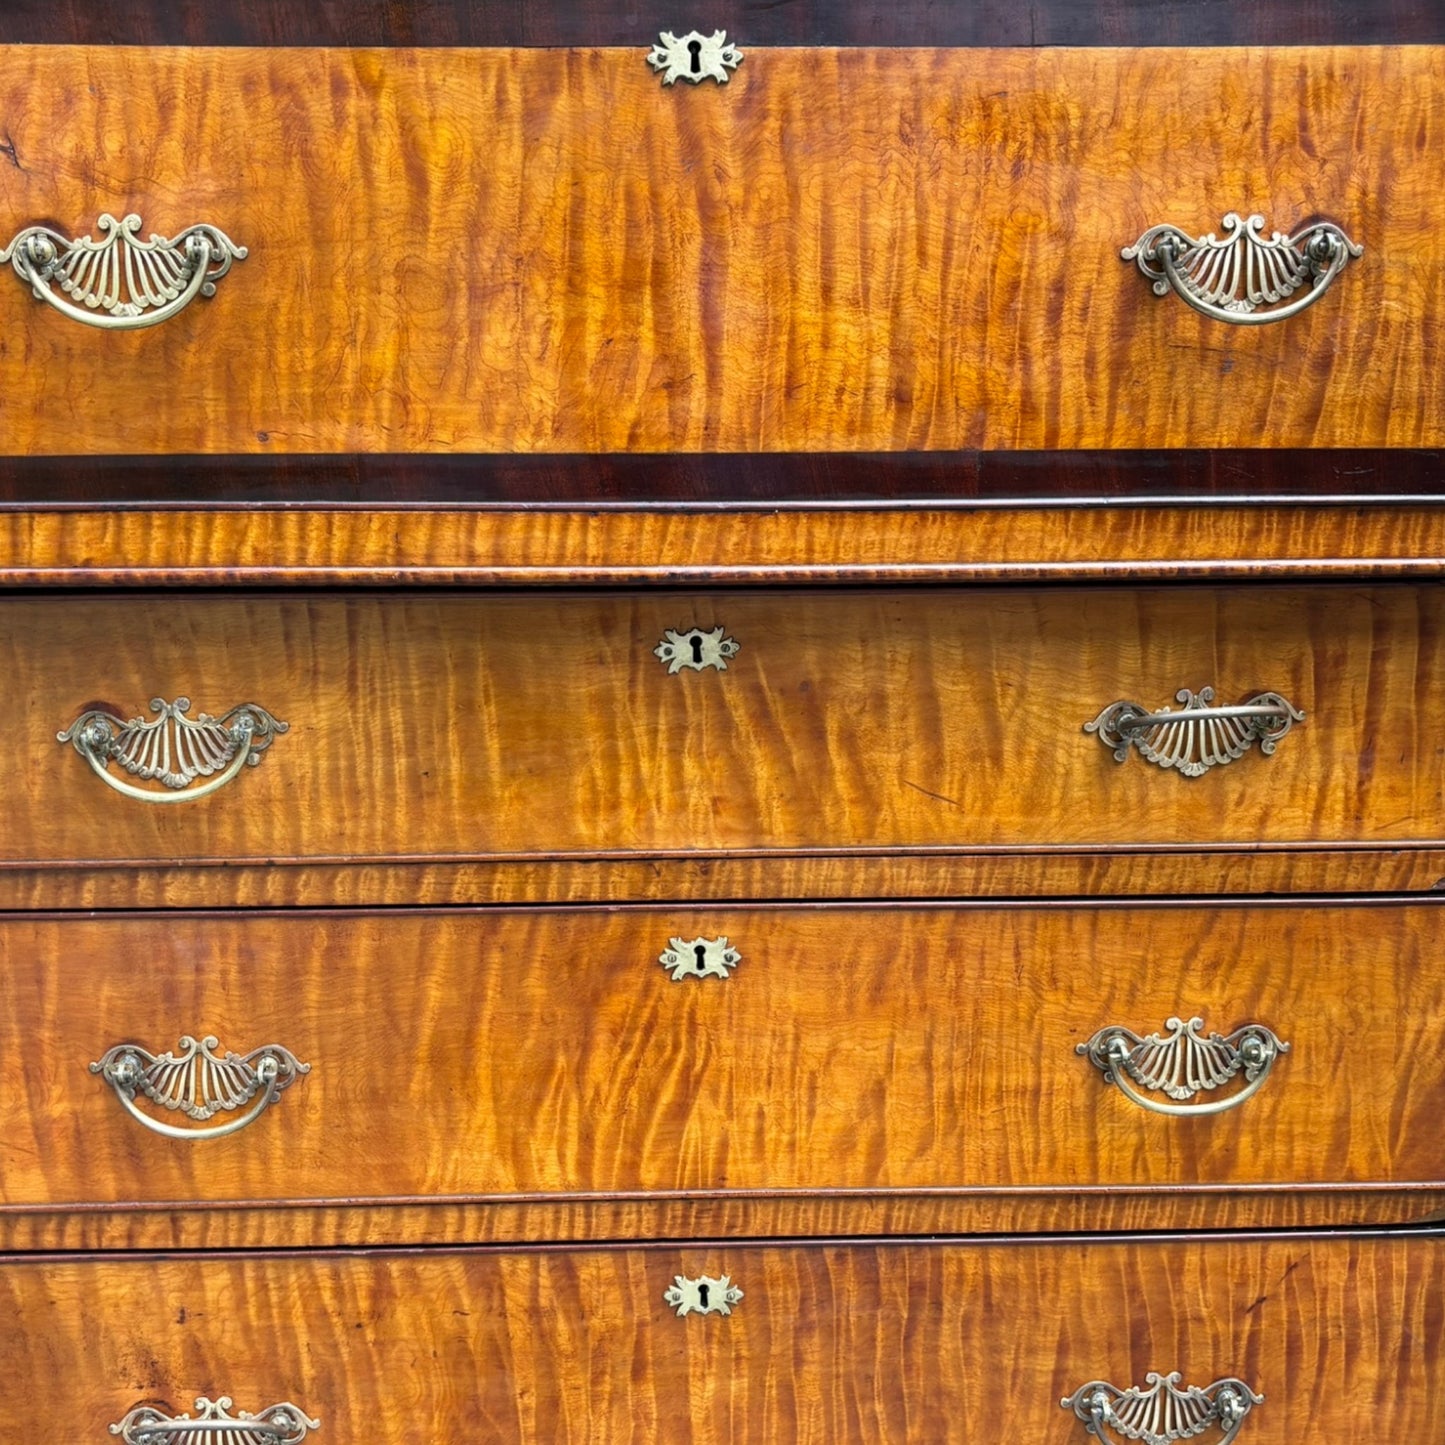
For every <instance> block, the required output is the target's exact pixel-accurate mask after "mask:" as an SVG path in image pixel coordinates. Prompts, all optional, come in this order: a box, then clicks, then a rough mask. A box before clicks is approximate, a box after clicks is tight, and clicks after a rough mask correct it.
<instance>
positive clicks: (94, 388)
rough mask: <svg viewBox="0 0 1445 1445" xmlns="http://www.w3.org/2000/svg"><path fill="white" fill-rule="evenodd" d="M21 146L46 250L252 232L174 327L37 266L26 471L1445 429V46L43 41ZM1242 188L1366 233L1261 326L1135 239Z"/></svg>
mask: <svg viewBox="0 0 1445 1445" xmlns="http://www.w3.org/2000/svg"><path fill="white" fill-rule="evenodd" d="M641 40H642V37H641V36H639V42H641ZM37 95H44V96H46V97H47V98H48V103H47V104H45V105H36V104H35V103H34V97H36V96H37ZM0 126H3V130H4V134H5V135H6V137H7V138H8V139H7V151H8V154H9V156H10V158H11V159H10V163H7V164H0V211H3V212H4V214H5V215H7V216H9V217H10V218H11V219H10V224H9V227H8V228H7V229H8V230H12V231H13V230H18V229H19V228H20V227H21V226H23V225H25V224H28V223H31V222H35V221H39V220H46V221H49V222H51V223H53V224H55V225H57V226H59V227H61V228H62V229H63V230H65V231H66V232H67V234H81V233H84V232H85V231H86V230H87V229H90V230H92V231H93V229H94V227H95V223H96V218H97V217H98V216H99V214H101V213H102V212H112V213H114V214H117V215H121V214H124V213H125V212H127V211H132V210H133V211H136V212H138V213H139V214H141V215H142V218H143V221H144V223H145V226H146V228H147V230H148V231H149V230H152V229H154V230H159V231H161V232H164V233H167V234H170V233H174V232H175V231H177V230H178V229H180V228H181V227H184V226H186V225H189V224H191V223H193V222H195V221H198V220H206V221H209V222H211V223H213V224H216V225H218V226H220V227H222V228H223V229H224V230H225V231H227V232H228V233H229V234H230V235H231V236H232V238H233V239H234V240H235V241H237V242H238V243H240V244H243V245H246V246H247V247H249V248H250V256H249V258H248V259H247V260H245V261H244V262H241V263H239V264H238V265H237V266H236V267H235V269H234V270H233V271H232V273H231V274H230V275H229V276H227V277H226V278H225V280H224V281H222V282H221V284H220V287H219V290H218V294H217V296H216V297H215V299H214V300H210V301H198V302H196V303H195V304H194V305H192V306H191V307H190V308H189V309H188V310H187V311H186V312H185V313H184V314H183V315H181V316H180V317H178V318H175V319H173V320H171V321H167V322H166V323H164V324H163V325H161V326H159V327H158V328H155V329H154V330H148V331H142V332H131V333H116V334H109V335H99V334H97V333H96V332H94V331H90V330H87V329H86V328H85V327H83V326H80V325H78V324H76V323H74V322H72V321H69V320H67V319H66V318H64V317H61V316H59V315H58V314H56V313H55V312H53V311H51V310H49V309H48V308H45V307H44V306H42V304H41V303H39V302H37V301H35V300H33V299H32V298H31V296H30V295H29V292H28V289H27V288H25V287H24V286H22V285H21V284H19V283H18V282H17V281H16V279H15V278H14V277H13V276H11V277H9V278H8V281H7V285H6V287H5V288H4V289H3V291H0V435H3V437H4V439H5V440H4V445H5V449H6V450H7V451H13V452H18V453H96V452H175V451H180V452H256V451H263V452H264V451H274V452H278V453H287V452H307V453H316V452H336V451H345V452H352V451H394V452H403V451H441V452H446V451H468V450H470V451H512V450H515V451H574V452H590V451H665V450H679V449H681V450H689V451H752V450H782V451H793V450H833V451H847V450H897V449H904V450H912V449H944V450H949V449H958V448H980V447H983V448H1004V449H1013V448H1072V447H1137V446H1143V447H1172V446H1192V447H1210V446H1245V447H1250V446H1259V445H1268V446H1288V447H1319V446H1375V445H1390V446H1431V445H1438V444H1439V443H1440V442H1441V441H1442V440H1445V409H1442V402H1441V392H1440V388H1439V387H1438V385H1437V384H1436V377H1437V376H1438V373H1439V369H1440V365H1441V346H1440V324H1439V322H1440V309H1439V308H1440V302H1439V297H1440V295H1441V294H1442V279H1445V276H1442V271H1445V235H1442V228H1441V226H1440V218H1439V204H1438V191H1439V188H1438V184H1437V182H1438V156H1439V152H1440V148H1441V144H1442V137H1445V59H1442V52H1441V50H1440V49H1439V48H1438V47H1418V48H1410V47H1403V48H1379V49H1374V48H1363V47H1361V48H1353V49H1352V48H1338V49H1297V50H1295V49H1292V50H1276V51H1270V50H1240V49H1221V50H1189V51H1183V50H1150V51H1131V50H1085V51H1070V50H1059V51H1039V50H1034V51H1028V50H1012V51H968V50H925V51H916V50H915V51H909V50H888V49H880V50H817V49H798V50H788V49H781V50H771V51H770V50H767V49H765V48H755V49H754V50H753V51H752V52H751V53H750V54H749V56H748V59H747V62H746V63H745V64H744V65H743V66H742V67H741V68H740V69H739V70H738V72H737V74H736V75H735V76H734V77H733V79H732V81H731V83H730V84H729V85H727V86H726V87H718V86H708V87H698V88H693V87H690V86H686V87H677V88H675V89H664V88H663V87H662V86H661V84H660V83H659V80H658V77H657V76H656V75H655V74H654V73H653V72H652V71H651V70H650V69H649V67H648V66H647V65H646V63H645V61H644V53H643V46H642V44H641V43H639V45H638V46H637V47H636V48H628V49H626V50H603V49H593V50H580V49H579V50H570V51H546V50H479V51H457V50H444V51H443V50H433V51H426V50H389V51H373V50H344V51H337V50H284V49H283V50H255V49H186V50H169V49H147V48H144V47H117V48H105V47H96V48H84V47H80V48H70V47H23V46H16V47H12V48H10V49H8V50H6V51H5V52H4V53H3V54H0ZM1234 210H1238V211H1240V212H1243V213H1245V214H1248V213H1249V212H1251V211H1258V212H1260V213H1262V214H1263V215H1264V216H1265V217H1266V220H1267V222H1268V224H1269V225H1270V226H1271V227H1272V228H1273V227H1278V228H1280V229H1283V230H1286V231H1288V230H1292V229H1294V228H1295V227H1297V226H1299V225H1300V224H1301V223H1303V222H1305V221H1307V220H1309V219H1310V218H1314V217H1327V218H1329V219H1331V220H1334V221H1337V222H1338V223H1340V224H1342V225H1343V226H1344V227H1345V228H1346V229H1347V231H1348V232H1349V233H1350V234H1351V235H1352V236H1353V237H1354V239H1356V240H1357V241H1359V242H1361V243H1362V244H1363V245H1364V246H1365V248H1366V249H1365V254H1364V257H1363V259H1362V260H1361V261H1360V262H1358V263H1356V264H1353V265H1351V267H1350V269H1349V270H1348V271H1346V272H1345V273H1344V274H1343V275H1342V276H1341V277H1340V278H1339V280H1338V281H1337V282H1336V283H1335V286H1334V288H1333V293H1332V294H1330V295H1329V296H1327V297H1325V298H1324V299H1323V300H1321V301H1320V302H1319V303H1318V304H1317V305H1315V306H1313V307H1312V308H1310V309H1309V310H1308V311H1307V312H1305V313H1303V314H1301V315H1299V316H1297V317H1294V318H1292V319H1290V320H1289V321H1288V322H1286V323H1282V324H1278V325H1269V326H1249V327H1236V326H1230V325H1228V324H1225V323H1221V322H1217V321H1211V320H1208V319H1206V318H1203V317H1200V316H1198V315H1196V314H1195V313H1193V312H1192V311H1190V310H1189V309H1188V308H1187V307H1185V306H1184V305H1183V304H1182V303H1180V302H1178V301H1177V300H1175V299H1173V298H1169V299H1167V300H1159V299H1157V298H1155V297H1154V296H1153V295H1152V294H1151V292H1150V289H1149V287H1148V285H1147V284H1146V282H1145V281H1144V279H1143V278H1142V277H1141V276H1140V275H1139V274H1138V272H1137V271H1136V270H1135V269H1134V267H1133V266H1132V265H1127V264H1125V263H1124V262H1122V261H1121V260H1120V258H1119V249H1120V247H1121V246H1125V245H1128V244H1130V243H1132V242H1133V241H1134V240H1135V239H1136V238H1137V237H1138V236H1139V234H1140V233H1141V232H1143V231H1144V230H1145V228H1146V227H1148V226H1150V225H1152V224H1154V223H1157V222H1164V221H1169V222H1173V223H1174V224H1177V225H1180V226H1183V227H1186V228H1188V229H1189V230H1191V231H1193V232H1203V231H1207V230H1209V229H1211V228H1214V229H1216V230H1217V229H1218V227H1219V224H1220V221H1221V218H1222V216H1223V215H1224V214H1225V213H1226V212H1228V211H1234Z"/></svg>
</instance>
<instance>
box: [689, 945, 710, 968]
mask: <svg viewBox="0 0 1445 1445" xmlns="http://www.w3.org/2000/svg"><path fill="white" fill-rule="evenodd" d="M692 956H693V957H694V958H695V959H697V971H698V972H699V973H701V972H702V971H703V965H704V964H705V963H706V962H707V949H706V948H704V947H703V945H702V944H700V943H699V944H698V945H697V947H696V948H694V949H693V951H692Z"/></svg>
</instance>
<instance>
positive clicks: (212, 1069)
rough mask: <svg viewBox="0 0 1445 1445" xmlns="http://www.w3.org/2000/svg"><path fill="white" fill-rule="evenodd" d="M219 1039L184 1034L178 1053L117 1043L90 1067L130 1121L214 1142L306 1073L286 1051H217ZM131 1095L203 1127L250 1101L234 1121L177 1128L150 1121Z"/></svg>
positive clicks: (265, 1047)
mask: <svg viewBox="0 0 1445 1445" xmlns="http://www.w3.org/2000/svg"><path fill="white" fill-rule="evenodd" d="M219 1044H220V1040H219V1039H218V1038H217V1037H216V1036H215V1034H207V1035H206V1037H205V1038H203V1039H202V1040H201V1041H200V1042H199V1043H197V1042H196V1040H195V1039H194V1038H192V1037H191V1035H190V1034H186V1035H184V1036H183V1037H182V1038H181V1041H180V1044H179V1045H178V1048H179V1049H180V1054H179V1056H177V1055H176V1054H169V1053H167V1054H153V1053H150V1052H149V1051H148V1050H146V1049H143V1048H141V1047H140V1045H139V1044H117V1045H116V1046H115V1047H114V1048H112V1049H107V1050H106V1051H105V1053H104V1054H103V1055H102V1056H101V1057H100V1059H99V1061H98V1062H96V1063H93V1064H92V1065H91V1066H90V1072H91V1073H92V1074H99V1075H101V1077H102V1078H104V1080H105V1081H106V1083H107V1084H109V1085H110V1086H111V1088H113V1089H114V1090H115V1096H116V1098H117V1099H119V1100H120V1102H121V1103H122V1104H123V1105H124V1106H125V1110H126V1112H127V1113H128V1114H129V1115H131V1117H132V1118H135V1119H139V1120H140V1122H141V1123H142V1124H144V1125H145V1126H146V1128H147V1129H150V1130H152V1131H153V1132H155V1133H157V1134H164V1135H165V1136H166V1137H167V1138H168V1139H220V1138H222V1137H224V1136H225V1135H227V1134H234V1133H236V1132H237V1131H238V1130H241V1129H244V1128H245V1127H246V1125H247V1124H251V1123H254V1122H255V1121H256V1120H257V1119H259V1118H260V1117H261V1115H262V1114H264V1113H265V1112H266V1110H267V1109H268V1108H270V1106H271V1105H272V1104H274V1103H275V1102H276V1101H277V1100H278V1099H279V1098H280V1097H281V1095H282V1094H283V1093H284V1092H285V1091H286V1090H287V1089H289V1088H290V1087H291V1085H292V1084H294V1083H295V1082H296V1080H297V1079H298V1078H300V1077H301V1075H302V1074H309V1073H310V1072H311V1065H310V1064H303V1063H302V1062H301V1061H300V1060H299V1059H298V1058H297V1057H296V1055H295V1054H293V1053H292V1052H291V1051H290V1049H283V1048H282V1047H281V1045H280V1044H265V1045H263V1046H262V1047H261V1048H259V1049H252V1050H251V1052H250V1053H249V1054H233V1053H232V1052H231V1051H230V1050H229V1049H227V1050H226V1052H225V1053H223V1054H221V1053H217V1052H216V1049H217V1048H218V1046H219ZM137 1093H141V1094H144V1095H145V1096H146V1098H147V1099H149V1100H150V1101H151V1102H152V1103H153V1104H159V1105H160V1106H161V1108H163V1109H170V1110H174V1111H177V1112H179V1113H182V1114H184V1115H185V1116H186V1117H187V1118H188V1119H194V1120H196V1121H197V1122H198V1123H204V1122H205V1121H206V1120H207V1119H213V1118H214V1117H215V1116H216V1115H217V1114H221V1113H231V1112H234V1111H235V1110H236V1109H239V1108H240V1107H241V1106H242V1105H243V1104H246V1103H250V1101H251V1100H252V1099H254V1100H255V1103H254V1104H252V1105H251V1107H250V1108H249V1109H248V1110H247V1111H246V1112H245V1113H244V1114H242V1115H241V1116H240V1117H239V1118H237V1119H231V1120H229V1121H227V1122H226V1123H224V1124H217V1125H216V1126H215V1127H214V1128H210V1129H181V1128H178V1127H177V1126H176V1125H175V1124H167V1123H166V1122H165V1121H164V1120H161V1119H153V1118H151V1116H150V1115H149V1114H146V1113H143V1112H142V1111H141V1109H140V1108H139V1106H138V1105H137V1104H136V1101H135V1096H136V1094H137Z"/></svg>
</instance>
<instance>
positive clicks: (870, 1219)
mask: <svg viewBox="0 0 1445 1445" xmlns="http://www.w3.org/2000/svg"><path fill="white" fill-rule="evenodd" d="M1431 1221H1436V1222H1445V1188H1431V1187H1429V1186H1420V1187H1411V1186H1405V1185H1398V1184H1391V1185H1377V1186H1375V1187H1373V1188H1370V1189H1355V1188H1341V1187H1338V1186H1337V1187H1333V1188H1328V1189H1309V1188H1302V1187H1299V1186H1296V1187H1295V1188H1292V1189H1289V1190H1279V1189H1270V1188H1263V1189H1261V1188H1255V1187H1248V1186H1234V1187H1223V1188H1209V1189H1206V1188H1199V1189H1191V1190H1188V1191H1183V1190H1178V1189H1171V1188H1165V1187H1158V1188H1148V1189H1115V1188H1098V1189H1071V1190H1069V1191H1068V1192H1067V1193H1060V1192H1059V1191H1057V1190H1035V1191H1025V1190H1020V1189H1011V1190H956V1189H950V1190H939V1191H931V1192H929V1191H906V1190H887V1191H882V1190H871V1191H867V1192H863V1193H839V1192H826V1193H821V1192H820V1193H814V1194H810V1195H797V1194H778V1193H771V1194H769V1193H757V1194H747V1193H743V1192H742V1191H736V1190H735V1191H732V1192H731V1193H721V1194H719V1193H715V1194H692V1195H687V1196H668V1195H660V1194H654V1195H649V1196H647V1197H645V1198H614V1199H586V1200H579V1199H569V1200H557V1199H551V1200H538V1199H528V1200H525V1201H511V1202H506V1201H495V1200H493V1201H488V1202H486V1203H480V1202H475V1201H473V1202H470V1203H461V1202H458V1201H455V1200H445V1201H439V1200H431V1201H425V1202H414V1203H410V1204H395V1203H392V1204H371V1203H369V1202H366V1201H360V1200H353V1201H349V1202H347V1203H345V1204H332V1205H288V1206H286V1207H284V1208H279V1207H273V1208H268V1209H255V1208H248V1207H245V1206H238V1207H235V1208H227V1207H225V1206H216V1205H207V1206H206V1207H204V1208H198V1207H196V1205H195V1204H194V1203H192V1204H190V1205H188V1206H186V1207H181V1208H175V1209H164V1210H157V1209H142V1208H136V1209H115V1208H112V1207H110V1206H99V1207H95V1208H88V1209H68V1210H63V1211H46V1212H31V1211H26V1210H0V1253H5V1252H9V1251H28V1252H34V1251H46V1252H54V1251H74V1250H137V1249H144V1250H178V1249H184V1250H194V1249H330V1248H339V1247H362V1248H378V1247H385V1246H395V1245H405V1246H414V1245H448V1244H450V1245H458V1244H462V1245H465V1244H478V1243H526V1244H547V1243H556V1242H558V1241H575V1242H578V1243H591V1244H596V1243H608V1242H616V1243H627V1242H628V1241H635V1240H639V1239H678V1240H681V1239H712V1238H716V1239H779V1238H788V1237H793V1238H800V1239H815V1238H820V1237H827V1236H846V1237H849V1238H856V1237H858V1236H860V1235H879V1236H886V1237H898V1236H915V1237H916V1236H918V1235H946V1234H951V1235H963V1234H977V1235H1003V1234H1019V1233H1023V1234H1048V1233H1078V1232H1080V1231H1089V1230H1095V1231H1111V1232H1114V1233H1130V1232H1134V1231H1145V1230H1147V1231H1152V1232H1157V1231H1160V1230H1176V1231H1179V1230H1192V1231H1198V1230H1224V1229H1233V1230H1240V1229H1311V1228H1347V1227H1348V1228H1368V1227H1380V1226H1398V1225H1416V1224H1425V1223H1429V1222H1431Z"/></svg>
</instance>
